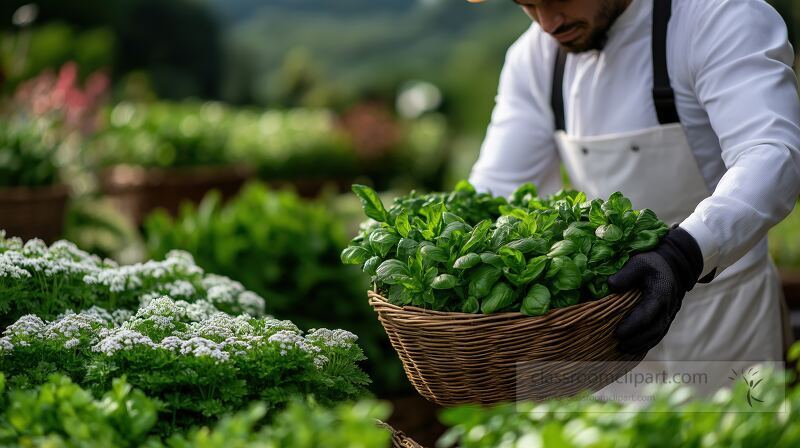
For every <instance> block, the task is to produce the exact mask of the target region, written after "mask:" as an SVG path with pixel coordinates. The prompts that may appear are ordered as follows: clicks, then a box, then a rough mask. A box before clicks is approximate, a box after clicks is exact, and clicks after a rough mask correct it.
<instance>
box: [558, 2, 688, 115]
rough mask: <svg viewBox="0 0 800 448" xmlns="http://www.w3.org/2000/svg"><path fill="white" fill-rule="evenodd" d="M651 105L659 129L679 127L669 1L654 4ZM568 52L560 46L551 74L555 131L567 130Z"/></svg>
mask: <svg viewBox="0 0 800 448" xmlns="http://www.w3.org/2000/svg"><path fill="white" fill-rule="evenodd" d="M653 3H654V4H653V102H654V103H655V107H656V115H657V116H658V122H659V123H661V124H662V125H667V124H672V123H680V117H679V116H678V109H677V107H676V106H675V91H673V90H672V85H671V84H670V80H669V71H668V69H667V27H668V25H669V20H670V18H671V17H672V0H653ZM566 62H567V52H566V51H564V50H563V49H562V48H561V47H560V46H559V47H558V53H557V54H556V60H555V68H554V70H553V87H552V95H551V97H550V105H551V107H552V109H553V113H554V115H555V128H556V131H565V130H566V119H565V115H564V67H565V65H566Z"/></svg>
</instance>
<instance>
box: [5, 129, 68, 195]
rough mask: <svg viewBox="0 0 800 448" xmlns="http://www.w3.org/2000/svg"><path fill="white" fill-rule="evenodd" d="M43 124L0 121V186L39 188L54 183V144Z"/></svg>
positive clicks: (55, 145) (56, 179) (57, 175)
mask: <svg viewBox="0 0 800 448" xmlns="http://www.w3.org/2000/svg"><path fill="white" fill-rule="evenodd" d="M51 134H52V133H48V130H47V129H46V128H44V127H43V123H37V122H33V121H26V120H10V121H9V120H2V121H0V187H42V186H49V185H53V184H55V183H56V182H58V177H59V172H58V166H57V164H56V153H57V152H58V142H57V141H56V140H55V139H54V138H55V135H51Z"/></svg>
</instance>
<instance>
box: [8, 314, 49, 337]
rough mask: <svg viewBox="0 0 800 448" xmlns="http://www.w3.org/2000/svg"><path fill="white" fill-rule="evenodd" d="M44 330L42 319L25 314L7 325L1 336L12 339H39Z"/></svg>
mask: <svg viewBox="0 0 800 448" xmlns="http://www.w3.org/2000/svg"><path fill="white" fill-rule="evenodd" d="M44 329H45V324H44V322H43V321H42V319H39V316H36V315H35V314H26V315H24V316H22V317H20V318H19V320H17V321H16V322H14V323H13V324H11V325H9V326H8V328H6V331H4V332H3V335H5V336H8V337H10V338H12V339H16V338H30V337H41V335H42V332H43V331H44Z"/></svg>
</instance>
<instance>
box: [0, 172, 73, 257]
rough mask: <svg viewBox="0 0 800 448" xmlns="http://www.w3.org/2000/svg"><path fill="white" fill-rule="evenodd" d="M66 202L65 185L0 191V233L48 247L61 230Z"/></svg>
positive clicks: (66, 192) (66, 191)
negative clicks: (39, 240) (46, 244)
mask: <svg viewBox="0 0 800 448" xmlns="http://www.w3.org/2000/svg"><path fill="white" fill-rule="evenodd" d="M67 199H69V189H68V188H67V187H66V186H65V185H53V186H49V187H37V188H26V187H14V188H2V189H0V229H3V230H5V231H6V235H7V236H18V237H20V238H22V239H24V240H28V239H31V238H39V239H42V240H44V241H45V242H47V243H52V242H53V241H55V240H56V239H58V238H59V237H60V236H61V232H62V231H63V228H64V210H65V209H66V206H67Z"/></svg>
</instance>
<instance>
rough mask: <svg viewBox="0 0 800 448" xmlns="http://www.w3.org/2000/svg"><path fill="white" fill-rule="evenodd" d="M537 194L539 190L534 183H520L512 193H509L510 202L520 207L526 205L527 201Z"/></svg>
mask: <svg viewBox="0 0 800 448" xmlns="http://www.w3.org/2000/svg"><path fill="white" fill-rule="evenodd" d="M538 194H539V192H538V190H537V189H536V186H535V185H533V184H531V183H526V184H523V185H521V186H520V187H519V188H517V189H516V190H515V191H514V193H512V194H511V199H510V202H511V203H512V204H514V205H517V206H520V207H527V205H528V202H530V201H531V200H532V199H535V198H536V197H537V196H538Z"/></svg>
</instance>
